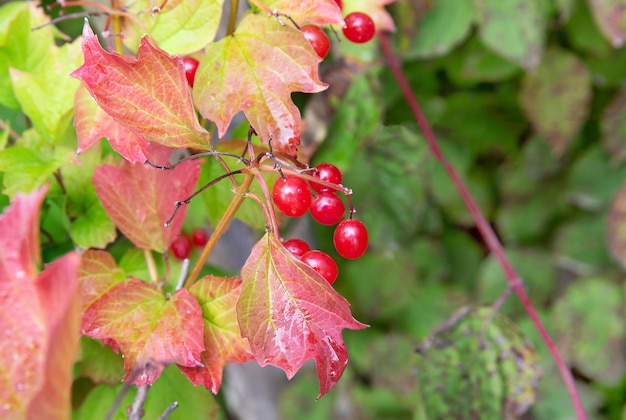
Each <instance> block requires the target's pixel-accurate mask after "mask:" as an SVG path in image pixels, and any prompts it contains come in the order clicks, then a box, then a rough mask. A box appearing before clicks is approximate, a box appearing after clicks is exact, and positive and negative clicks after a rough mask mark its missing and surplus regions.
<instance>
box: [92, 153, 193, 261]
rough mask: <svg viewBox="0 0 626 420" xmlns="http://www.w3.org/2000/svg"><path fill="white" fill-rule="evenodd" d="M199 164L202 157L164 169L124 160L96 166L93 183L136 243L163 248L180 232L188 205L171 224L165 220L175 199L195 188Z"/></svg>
mask: <svg viewBox="0 0 626 420" xmlns="http://www.w3.org/2000/svg"><path fill="white" fill-rule="evenodd" d="M151 160H155V159H151ZM200 165H201V162H200V161H187V162H183V163H181V164H179V165H178V166H176V168H174V169H173V170H169V171H163V170H161V169H156V168H153V167H150V166H148V165H142V164H139V163H134V164H133V163H130V162H127V161H123V162H122V163H121V164H120V165H119V166H113V165H101V166H98V167H96V169H95V171H94V174H93V184H94V185H95V187H96V194H97V195H98V197H99V198H100V201H101V202H102V205H103V206H104V208H105V210H106V211H107V213H108V215H109V217H110V218H111V220H113V223H115V225H116V226H117V227H118V228H119V229H120V230H121V231H122V233H123V234H124V235H125V236H126V237H127V238H128V239H130V241H131V242H132V243H133V244H135V246H137V247H138V248H141V249H151V250H154V251H158V252H163V251H165V250H166V249H167V248H168V247H169V246H170V244H171V243H172V241H173V240H174V239H176V237H177V236H178V235H179V234H180V230H181V228H182V226H183V221H184V219H185V213H186V210H187V209H186V206H183V207H181V208H180V210H179V211H178V214H177V215H176V217H175V218H174V220H173V221H172V223H171V224H170V225H169V227H165V226H164V225H163V223H164V222H165V221H167V220H168V219H169V218H170V216H171V215H172V213H173V211H174V206H175V203H176V201H180V200H183V199H185V198H187V197H189V195H190V194H191V193H192V192H193V189H194V187H195V185H196V183H197V182H198V177H199V176H200Z"/></svg>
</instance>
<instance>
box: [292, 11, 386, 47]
mask: <svg viewBox="0 0 626 420" xmlns="http://www.w3.org/2000/svg"><path fill="white" fill-rule="evenodd" d="M335 3H337V6H339V9H342V10H343V3H342V2H341V0H335ZM344 21H345V22H346V26H344V27H343V28H342V31H343V34H344V35H345V37H346V38H347V39H348V40H349V41H352V42H354V43H356V44H363V43H365V42H368V41H369V40H371V39H372V38H373V37H374V34H375V33H376V25H375V24H374V21H373V20H372V18H371V17H370V16H369V15H367V14H365V13H361V12H352V13H349V14H348V15H346V17H344ZM301 31H302V35H304V37H305V38H306V39H307V41H309V44H311V47H313V49H314V50H315V52H316V53H317V55H318V56H320V58H324V57H326V56H327V55H328V52H329V51H330V40H329V39H328V36H327V35H326V33H325V32H324V31H323V30H321V29H320V28H319V27H317V26H315V25H305V26H303V27H302V28H301Z"/></svg>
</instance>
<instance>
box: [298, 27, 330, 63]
mask: <svg viewBox="0 0 626 420" xmlns="http://www.w3.org/2000/svg"><path fill="white" fill-rule="evenodd" d="M302 35H304V37H305V38H306V40H307V41H309V44H311V47H313V50H315V53H316V54H317V55H318V56H320V58H324V57H326V56H327V55H328V52H329V51H330V40H329V39H328V36H327V35H326V34H325V33H324V31H322V30H321V29H320V28H318V27H317V26H314V25H306V26H303V27H302Z"/></svg>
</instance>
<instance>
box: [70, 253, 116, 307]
mask: <svg viewBox="0 0 626 420" xmlns="http://www.w3.org/2000/svg"><path fill="white" fill-rule="evenodd" d="M125 279H126V276H125V275H124V272H123V271H122V270H121V269H120V268H119V267H118V266H117V262H115V259H114V258H113V256H112V255H111V254H109V253H108V252H106V251H100V250H95V249H89V250H87V251H85V253H84V254H83V258H82V260H81V262H80V268H79V271H78V281H79V283H80V300H81V306H82V311H83V312H84V311H86V310H87V309H88V308H89V307H90V306H91V304H92V303H94V302H97V301H98V299H100V298H101V297H102V296H104V295H105V294H106V293H107V292H108V291H109V290H111V289H112V288H113V287H115V286H116V285H117V284H118V283H121V282H123V281H124V280H125Z"/></svg>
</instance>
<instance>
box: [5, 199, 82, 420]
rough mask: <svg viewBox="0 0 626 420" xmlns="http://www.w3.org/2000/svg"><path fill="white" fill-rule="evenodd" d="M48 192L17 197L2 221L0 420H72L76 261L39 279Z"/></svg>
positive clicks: (60, 263) (54, 266)
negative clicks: (41, 218) (40, 237)
mask: <svg viewBox="0 0 626 420" xmlns="http://www.w3.org/2000/svg"><path fill="white" fill-rule="evenodd" d="M45 193H46V188H41V189H39V190H36V191H34V192H33V193H31V194H29V195H23V194H18V195H17V197H16V199H15V201H14V202H13V203H12V204H11V205H10V206H9V207H7V209H6V210H5V211H4V213H3V214H2V215H0V231H1V232H2V235H0V296H2V305H0V331H2V334H3V337H5V340H3V342H2V346H1V347H0V417H2V418H46V419H66V418H68V417H70V413H71V400H70V395H71V385H72V367H73V364H74V359H75V357H76V353H77V350H78V339H79V336H80V334H79V328H78V327H79V325H78V322H79V318H78V296H77V286H78V282H77V279H76V273H77V269H78V264H79V262H80V256H79V255H78V254H77V253H70V254H67V255H65V256H64V257H62V258H60V259H59V260H57V261H55V262H53V263H50V264H48V265H47V266H46V267H45V269H44V271H43V272H42V273H40V274H37V273H36V267H37V265H38V263H39V259H40V255H39V240H38V236H37V233H38V231H39V211H40V206H41V202H42V200H43V197H44V196H45Z"/></svg>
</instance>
